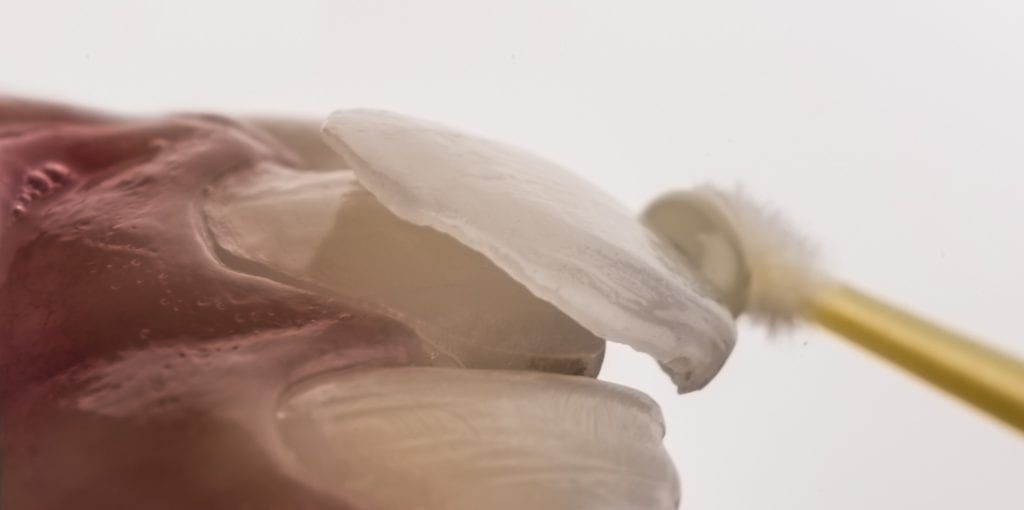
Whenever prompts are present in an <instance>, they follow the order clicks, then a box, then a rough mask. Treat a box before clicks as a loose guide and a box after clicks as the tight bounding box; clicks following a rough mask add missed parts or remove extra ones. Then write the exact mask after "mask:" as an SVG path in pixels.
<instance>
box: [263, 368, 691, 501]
mask: <svg viewBox="0 0 1024 510" xmlns="http://www.w3.org/2000/svg"><path fill="white" fill-rule="evenodd" d="M277 420H278V430H279V432H280V434H281V438H282V440H283V442H284V444H285V445H286V446H285V448H286V449H290V450H291V452H292V453H293V454H294V455H295V457H296V459H297V461H298V463H299V464H300V465H301V466H304V468H305V469H308V470H309V471H310V472H311V474H312V475H313V477H314V478H315V479H316V480H318V481H317V482H316V483H318V484H320V485H321V487H322V488H324V489H325V490H327V491H331V492H334V493H337V494H342V495H344V496H346V497H347V498H349V500H350V501H352V502H354V503H355V504H357V505H361V506H365V507H367V508H375V509H378V510H405V509H409V508H418V509H422V510H435V509H436V510H441V509H443V510H478V509H488V510H506V509H509V510H511V509H516V510H519V509H533V510H546V509H558V510H574V509H579V510H602V509H608V510H629V509H637V510H640V509H643V510H659V509H674V508H676V505H677V503H678V500H679V485H678V480H677V477H676V473H675V469H674V468H673V466H672V463H671V461H670V459H669V457H668V455H667V453H666V451H665V450H664V448H663V447H662V443H661V439H662V436H663V434H664V426H663V424H662V417H661V412H660V411H659V409H658V407H657V405H656V404H654V402H652V401H651V400H650V399H649V398H647V397H646V396H644V395H642V394H640V393H638V392H636V391H633V390H630V389H628V388H624V387H621V386H617V385H614V384H610V383H604V382H599V381H595V380H593V379H588V378H583V377H571V376H563V375H554V374H545V373H540V372H514V371H503V370H494V371H492V370H462V369H445V368H429V367H424V368H384V369H366V370H353V371H348V372H339V373H336V374H326V375H323V376H320V377H317V378H315V379H312V380H309V381H306V382H304V383H301V384H299V385H297V387H295V388H294V389H292V390H291V391H289V392H287V393H286V394H285V396H284V398H283V400H282V403H281V405H280V406H279V408H278V412H277Z"/></svg>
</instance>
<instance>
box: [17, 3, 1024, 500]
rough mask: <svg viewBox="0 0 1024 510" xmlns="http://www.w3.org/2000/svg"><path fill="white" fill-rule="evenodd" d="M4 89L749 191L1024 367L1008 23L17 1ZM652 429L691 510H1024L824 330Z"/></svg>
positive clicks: (872, 16) (986, 425) (857, 266)
mask: <svg viewBox="0 0 1024 510" xmlns="http://www.w3.org/2000/svg"><path fill="white" fill-rule="evenodd" d="M0 27H2V28H0V92H3V93H7V94H21V95H30V96H36V97H40V98H48V99H56V100H67V101H73V102H77V103H82V104H85V105H92V106H96V107H102V108H110V109H115V110H122V111H126V112H158V111H163V110H167V109H198V108H202V109H213V110H221V111H231V112H250V111H262V112H291V113H300V114H306V115H310V116H316V117H321V116H324V115H325V114H326V113H328V112H329V111H330V110H332V109H335V108H339V107H352V106H367V107H380V108H388V109H393V110H397V111H401V112H404V113H409V114H413V115H418V116H423V117H428V118H433V119H436V120H439V121H442V122H445V123H448V124H451V125H455V126H459V127H462V128H466V129H468V130H471V131H474V132H477V133H481V134H485V135H487V136H490V137H492V138H497V139H501V140H505V141H508V142H512V143H515V144H518V145H520V146H523V147H526V148H529V149H531V150H533V151H535V152H537V153H540V154H543V155H545V156H547V157H549V158H551V159H554V160H556V161H559V162H561V163H563V164H565V165H567V166H569V167H570V168H573V169H575V170H576V171H578V172H580V173H582V174H583V175H585V176H587V177H588V178H590V179H592V180H593V181H595V182H596V183H598V184H599V185H600V186H602V187H604V188H605V189H607V190H609V191H611V192H612V193H613V194H614V195H616V196H617V197H618V198H620V199H621V200H622V201H623V202H625V203H626V204H627V205H628V206H630V207H632V208H634V209H635V210H637V211H639V210H640V209H641V208H642V207H643V206H644V204H646V203H647V201H649V200H650V199H651V198H653V197H654V196H655V195H657V194H658V193H660V192H663V191H665V190H669V189H672V188H678V187H688V186H692V185H694V184H696V183H700V182H705V181H711V182H716V183H722V184H727V185H731V184H735V183H742V184H743V186H744V187H745V188H746V189H747V190H748V191H750V192H751V193H752V194H753V195H755V196H757V197H761V198H764V199H767V200H769V201H772V202H774V203H775V204H777V205H778V208H779V209H780V210H782V211H784V212H785V213H786V214H787V215H788V216H790V217H791V218H792V219H793V220H794V222H795V223H798V224H799V225H801V226H802V227H803V228H804V230H805V231H806V232H807V234H808V235H809V236H810V237H812V238H813V239H814V240H815V241H816V243H817V244H818V245H819V246H820V247H821V248H822V251H823V253H824V255H825V259H826V260H827V261H828V263H829V266H830V267H831V268H833V269H834V271H835V272H836V273H838V274H840V275H842V276H844V277H846V278H848V279H849V280H852V281H853V282H857V283H859V284H861V285H862V286H864V287H866V288H867V289H870V290H872V291H874V292H876V293H879V294H881V295H884V296H887V297H889V298H891V299H893V300H895V301H897V302H900V303H904V304H906V305H909V306H910V307H912V308H914V309H917V310H920V311H922V312H925V313H927V314H928V315H930V316H933V317H937V318H940V319H942V320H943V321H944V322H946V323H947V324H951V325H954V326H957V327H959V328H960V329H962V330H965V331H968V332H971V333H973V334H975V335H976V336H978V337H981V338H984V339H987V340H989V341H990V342H992V343H993V344H996V345H999V346H1001V347H1002V348H1004V349H1005V350H1007V351H1011V352H1015V353H1016V354H1018V355H1022V356H1024V340H1022V338H1024V337H1022V335H1021V329H1020V322H1019V321H1018V317H1017V315H1018V314H1019V313H1020V311H1019V309H1018V307H1019V306H1020V305H1021V304H1022V303H1024V269H1022V268H1021V261H1022V260H1024V236H1022V232H1024V214H1022V213H1021V210H1020V209H1021V207H1022V204H1024V152H1022V151H1021V148H1022V147H1024V93H1022V91H1024V30H1022V28H1021V27H1024V4H1022V3H1020V2H1017V1H1011V0H1008V1H1001V2H997V1H985V0H982V1H978V0H974V1H966V0H961V1H951V0H942V1H936V0H931V1H925V0H921V1H910V0H886V1H878V0H863V1H860V2H822V1H814V0H805V1H801V0H776V1H774V2H762V1H756V0H717V1H693V0H691V1H658V2H655V1H650V2H625V1H619V2H613V1H595V0H589V1H584V0H580V1H573V2H569V1H563V2H551V1H545V0H531V1H524V0H519V1H517V2H490V1H480V0H464V1H455V0H435V1H431V2H412V1H407V2H402V1H395V0H390V1H376V2H354V1H334V2H331V1H319V2H318V1H290V2H287V3H286V2H256V1H251V0H250V1H244V2H226V1H221V2H211V1H198V0H187V1H186V0H178V1H176V2H157V1H141V0H136V1H130V2H129V1H125V2H110V1H97V0H91V1H88V2H65V3H60V2H48V1H32V2H27V1H23V2H15V1H11V0H0ZM602 377H603V378H606V379H609V380H613V381H617V382H620V383H623V384H627V385H630V386H634V387H637V388H639V389H641V390H643V391H646V392H648V393H650V394H651V395H653V396H654V397H655V398H656V399H657V400H658V402H659V403H660V404H661V406H662V408H663V410H664V412H665V415H666V418H667V422H668V436H667V438H666V441H667V445H668V447H669V449H670V451H671V453H672V455H673V457H674V458H675V461H676V463H677V466H678V468H679V471H680V474H681V476H682V479H683V492H684V494H683V508H687V509H696V510H703V509H749V508H766V509H790V510H796V509H815V510H817V509H821V508H830V509H861V508H893V509H897V508H898V509H908V508H928V509H933V510H939V509H961V508H985V509H1017V508H1024V485H1022V484H1024V439H1022V437H1021V436H1020V435H1019V434H1015V433H1013V432H1011V431H1010V430H1009V429H1006V428H1004V427H1002V426H1000V425H998V424H995V423H993V422H991V421H989V420H988V419H987V418H984V417H981V416H979V415H977V414H974V413H973V412H972V411H970V410H968V409H966V408H964V407H963V406H961V405H959V404H958V403H956V402H954V401H952V400H950V399H949V398H947V397H945V396H943V395H941V394H938V393H937V392H935V391H933V390H931V389H930V388H928V387H926V386H924V385H923V384H921V383H919V382H917V381H915V380H913V379H911V378H909V377H907V376H904V375H903V374H902V373H899V372H898V371H896V370H894V369H892V368H891V367H890V366H888V365H886V364H885V363H884V362H882V361H880V360H878V359H876V358H874V357H872V356H871V355H868V354H865V353H864V352H862V351H860V350H858V349H857V348H854V347H850V346H848V345H846V344H844V343H843V342H842V341H840V340H836V339H834V338H832V337H830V336H828V335H827V334H824V333H821V332H818V331H816V330H813V329H797V330H795V331H793V332H791V333H789V334H788V335H785V337H784V338H782V339H774V340H772V339H768V338H767V336H766V334H765V333H764V332H763V331H762V330H759V329H757V328H755V327H746V326H744V327H742V328H741V332H740V340H739V345H738V346H737V348H736V351H735V353H734V354H733V357H732V358H731V359H730V361H729V363H728V364H727V366H726V367H725V369H724V370H723V371H722V373H721V374H720V375H719V376H718V378H717V379H716V380H715V381H714V382H713V383H712V384H711V385H710V386H709V387H708V388H706V389H705V390H703V391H701V392H698V393H695V394H689V395H684V396H677V395H675V394H674V393H673V391H672V388H671V385H670V384H669V381H668V379H667V378H666V377H664V376H663V375H662V374H661V373H660V371H659V370H658V369H657V367H656V366H655V364H654V363H653V362H651V361H650V360H648V359H646V358H645V357H643V356H640V355H638V354H635V353H633V352H631V351H629V350H628V349H626V348H620V347H613V348H612V349H611V351H610V352H609V355H608V357H607V361H606V365H605V370H604V372H603V375H602Z"/></svg>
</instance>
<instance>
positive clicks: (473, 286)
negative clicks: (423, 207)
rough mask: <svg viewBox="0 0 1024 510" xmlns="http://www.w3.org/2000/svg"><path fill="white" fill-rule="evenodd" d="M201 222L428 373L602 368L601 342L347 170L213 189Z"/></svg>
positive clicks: (268, 175)
mask: <svg viewBox="0 0 1024 510" xmlns="http://www.w3.org/2000/svg"><path fill="white" fill-rule="evenodd" d="M205 216H206V218H207V224H208V226H209V228H210V230H211V233H212V234H213V236H212V237H213V240H214V242H215V243H216V244H217V245H218V246H219V247H220V248H221V249H223V250H225V251H226V252H227V253H229V254H231V255H233V256H235V257H239V258H242V259H246V260H248V261H250V262H256V263H257V264H259V265H261V266H263V267H264V268H265V269H266V271H265V275H266V276H269V277H271V278H277V277H280V276H279V275H284V276H285V277H288V278H294V279H298V280H300V281H302V282H304V283H305V284H308V285H316V286H319V287H321V288H326V289H329V290H330V291H331V292H334V293H337V294H338V295H341V296H343V297H346V298H349V299H355V300H358V301H361V302H366V303H370V304H371V305H372V306H373V307H376V308H378V309H384V311H385V312H386V313H389V314H391V315H393V316H395V317H396V318H398V319H400V320H401V321H403V322H405V323H407V324H409V325H410V326H413V327H414V328H415V329H416V330H417V331H418V332H419V333H420V335H421V336H423V337H424V339H425V340H426V341H427V342H429V343H430V344H431V345H432V346H433V347H434V348H436V349H437V350H438V351H439V352H438V357H437V359H436V363H437V364H455V365H462V366H467V367H477V368H507V369H537V370H548V371H554V372H563V373H572V374H581V375H591V376H593V375H597V372H598V370H599V368H600V364H601V359H602V356H603V353H604V342H603V341H601V340H600V339H598V338H597V337H595V336H594V335H593V334H591V333H590V332H589V331H587V330H586V329H584V328H583V327H582V326H580V325H579V324H577V323H576V322H575V321H573V320H572V319H570V318H569V317H567V316H566V315H565V314H563V313H562V312H560V311H559V310H558V309H556V308H555V307H553V306H551V305H550V304H548V303H547V302H545V301H542V300H540V299H538V298H536V297H535V296H533V295H532V294H531V293H530V292H529V291H528V290H527V289H526V288H525V287H523V286H522V285H521V284H519V283H517V282H516V281H515V280H513V279H512V278H510V277H509V276H508V275H507V274H505V273H504V272H503V271H501V270H500V269H498V268H497V267H496V266H495V265H494V264H493V263H492V262H491V261H489V260H488V259H487V258H485V257H483V256H482V255H480V254H479V253H477V252H476V251H473V250H471V249H469V248H467V247H466V246H464V245H463V244H461V243H459V242H457V241H455V240H454V239H452V238H451V237H449V236H448V235H446V234H443V233H440V232H438V231H436V230H433V229H430V228H425V227H419V226H416V225H413V224H410V223H407V222H405V221H402V220H400V219H398V218H396V217H395V216H394V215H393V214H392V213H391V212H389V211H388V210H387V209H385V208H384V207H383V206H381V205H380V203H379V202H378V201H377V200H376V199H375V198H374V197H373V196H372V195H371V194H369V193H368V192H367V191H366V190H365V189H364V188H363V187H362V186H360V185H359V183H358V182H357V181H356V180H355V177H354V175H353V174H352V173H351V172H349V171H329V172H297V171H292V170H288V169H283V168H277V167H273V166H265V167H263V168H261V169H259V170H256V171H253V172H249V173H246V174H242V175H238V176H236V177H232V178H229V179H226V180H224V181H223V182H221V183H219V184H218V185H216V186H214V187H213V188H212V189H211V190H210V192H209V193H208V198H207V201H206V203H205ZM229 263H230V261H229ZM250 270H251V269H250Z"/></svg>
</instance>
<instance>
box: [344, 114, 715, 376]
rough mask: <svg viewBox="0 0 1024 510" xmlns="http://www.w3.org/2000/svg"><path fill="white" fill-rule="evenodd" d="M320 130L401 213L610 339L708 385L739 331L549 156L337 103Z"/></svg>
mask: <svg viewBox="0 0 1024 510" xmlns="http://www.w3.org/2000/svg"><path fill="white" fill-rule="evenodd" d="M324 137H325V139H326V141H327V142H328V143H329V144H330V145H331V146H332V147H334V148H335V149H336V150H337V151H338V152H339V153H340V154H341V155H342V156H343V157H344V158H345V161H346V162H347V163H348V165H349V166H350V167H352V168H353V170H354V171H355V172H356V176H357V177H358V178H359V181H360V183H361V184H362V185H363V186H365V187H366V188H367V189H369V190H370V192H372V193H373V194H374V196H376V197H377V199H378V200H380V201H381V203H383V204H384V205H385V206H386V207H388V208H389V209H390V210H391V211H392V212H394V213H395V215H397V216H398V217H400V218H402V219H404V220H406V221H409V222H411V223H414V224H417V225H426V226H430V227H433V228H436V229H438V230H440V231H442V232H445V233H447V234H449V235H451V236H452V237H454V238H455V239H458V240H459V241H461V242H463V243H465V244H466V245H467V246H470V247H472V248H473V249H476V250H479V251H480V252H481V253H483V254H484V255H486V256H487V257H488V258H490V259H491V260H492V261H493V262H494V263H495V264H497V265H498V266H499V267H501V268H502V269H503V270H505V271H507V272H508V273H509V274H510V275H511V276H512V277H513V278H515V279H516V280H517V281H519V282H521V283H522V284H523V285H525V286H526V287H527V288H529V289H530V290H531V291H532V292H533V293H534V294H536V295H537V296H540V297H541V298H542V299H545V300H547V301H549V302H551V303H552V304H554V305H555V306H557V307H558V308H559V309H561V310H562V311H564V312H565V313H566V314H567V315H569V316H570V317H572V318H573V319H575V320H577V321H578V322H579V323H580V324H582V325H583V326H585V327H587V328H588V329H590V330H591V331H593V332H594V333H595V334H596V335H597V336H599V337H601V338H605V339H607V340H613V341H617V342H623V343H626V344H629V345H630V346H632V347H634V348H635V349H638V350H640V351H643V352H647V353H649V354H651V355H652V356H654V357H655V358H657V359H658V360H659V361H660V362H661V363H662V367H663V368H665V370H666V371H667V372H668V373H669V374H670V375H671V376H672V379H673V381H674V382H675V383H676V385H677V387H678V388H679V390H680V391H681V392H682V391H689V390H694V389H697V388H700V387H702V386H703V385H704V384H706V383H707V382H708V381H709V380H710V379H711V378H712V377H713V376H714V375H715V373H717V372H718V370H719V368H720V367H721V366H722V364H723V363H724V362H725V358H726V357H727V356H728V354H729V352H730V351H731V349H732V346H733V344H734V342H735V329H734V326H733V322H732V318H731V316H730V315H729V313H728V312H727V311H726V310H725V309H724V308H723V307H722V306H721V305H720V304H718V303H717V302H715V301H714V300H713V299H711V298H709V297H707V296H708V292H707V291H704V290H702V289H700V288H698V285H699V283H698V282H699V278H698V277H696V276H695V274H694V271H693V270H692V269H690V267H689V266H688V265H687V263H686V262H685V261H684V260H681V259H680V258H679V257H678V256H677V255H672V254H670V253H669V252H668V251H667V250H666V249H665V248H664V247H663V246H662V245H661V244H660V242H659V241H657V240H656V239H654V238H653V236H652V235H651V234H650V233H649V232H648V231H647V229H646V228H644V227H643V226H642V225H641V224H640V222H639V221H638V220H637V219H636V218H634V217H633V216H632V215H631V214H629V212H628V211H625V210H624V209H623V208H622V207H621V206H620V205H619V204H618V203H616V202H615V201H614V200H613V199H612V198H611V197H609V196H607V195H606V194H605V193H603V192H602V191H601V190H599V189H597V188H595V187H594V186H592V185H590V184H589V183H587V182H586V181H584V180H583V179H581V178H579V177H577V176H576V175H574V174H572V173H571V172H569V171H567V170H565V169H563V168H561V167H559V166H558V165H556V164H554V163H551V162H549V161H546V160H543V159H541V158H538V157H536V156H532V155H530V154H527V153H525V152H523V151H521V150H518V149H515V148H512V147H509V146H506V145H502V144H499V143H496V142H491V141H488V140H484V139H480V138H476V137H473V136H469V135H466V134H462V133H459V132H456V131H454V130H451V129H449V128H446V127H443V126H440V125H437V124H433V123H428V122H423V121H418V120H414V119H410V118H407V117H402V116H399V115H395V114H391V113H387V112H379V111H368V110H353V111H341V112H336V113H334V114H333V115H331V117H330V118H329V119H328V121H327V123H326V124H325V126H324Z"/></svg>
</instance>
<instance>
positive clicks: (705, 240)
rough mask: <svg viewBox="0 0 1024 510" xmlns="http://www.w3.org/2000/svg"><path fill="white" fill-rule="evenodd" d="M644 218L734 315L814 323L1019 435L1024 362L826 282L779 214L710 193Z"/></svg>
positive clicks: (735, 196) (689, 195)
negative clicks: (699, 275)
mask: <svg viewBox="0 0 1024 510" xmlns="http://www.w3.org/2000/svg"><path fill="white" fill-rule="evenodd" d="M643 216H644V217H643V219H644V222H645V223H646V224H647V225H648V227H649V228H650V229H651V230H653V231H654V232H655V233H656V234H657V235H658V236H659V237H661V238H662V239H663V240H665V241H667V242H668V243H669V244H670V245H672V246H673V247H674V248H675V249H676V250H678V251H679V252H681V253H682V254H683V255H684V256H685V257H687V258H688V259H690V261H691V262H693V263H694V264H695V265H696V266H697V267H698V268H699V269H700V271H701V273H702V274H703V276H704V277H705V279H706V280H707V281H708V282H709V283H710V284H711V286H712V287H713V290H714V291H715V292H718V293H719V296H718V297H719V298H720V300H721V301H722V302H724V303H726V305H727V306H728V307H729V308H730V309H731V310H732V312H733V314H735V315H740V314H746V315H749V316H750V317H751V318H752V319H754V320H756V321H759V322H763V323H765V324H766V325H767V326H768V327H769V329H777V328H779V327H784V326H787V325H791V324H793V323H795V322H797V321H798V320H804V321H808V322H815V323H817V324H819V325H821V326H823V327H825V328H827V329H829V330H831V331H832V332H834V333H836V334H838V335H840V336H843V337H845V338H847V339H848V340H850V341H852V342H853V343H855V344H857V345H860V346H861V347H863V348H865V349H867V350H869V351H871V352H874V353H875V354H877V355H879V356H881V357H883V358H885V359H887V360H889V361H890V362H892V363H895V364H896V365H898V366H900V367H902V368H904V369H906V370H907V371H909V372H911V373H913V374H915V375H917V376H918V377H920V378H922V379H924V380H926V381H928V382H929V383H931V384H933V385H935V386H936V387H938V388H940V389H942V390H944V391H946V392H948V393H950V394H952V395H954V396H956V397H959V398H960V399H962V400H964V401H965V402H967V403H969V404H972V405H973V406H975V407H976V408H978V409H980V410H982V411H985V412H987V413H989V414H990V415H992V416H994V417H996V418H998V419H1000V420H1002V421H1004V422H1005V423H1007V424H1009V425H1011V426H1012V427H1014V428H1016V429H1017V430H1018V431H1022V432H1024V363H1022V362H1021V361H1020V360H1017V359H1014V358H1013V357H1011V356H1009V355H1007V354H1005V353H1001V352H999V351H997V350H995V349H992V348H990V347H987V346H985V345H983V344H981V343H979V342H977V341H974V340H972V339H970V338H968V337H967V336H965V335H962V334H959V333H955V332H953V331H950V330H948V329H946V328H944V327H942V326H939V325H937V324H934V323H932V322H930V321H928V320H925V319H923V318H920V317H917V316H915V315H913V314H911V313H909V312H907V311H905V310H901V309H899V308H897V307H895V306H892V305H890V304H888V303H885V302H883V301H881V300H879V299H878V298H875V297H872V296H869V295H868V294H866V293H864V292H861V291H859V290H856V289H855V288H853V287H852V286H850V285H847V284H845V283H842V282H840V281H838V280H837V279H835V278H832V277H830V276H829V275H828V274H827V273H826V272H824V271H823V270H822V269H820V267H819V266H818V264H816V261H815V252H814V250H813V249H812V248H811V247H810V245H809V244H808V243H807V241H806V240H805V239H804V238H803V237H801V236H800V235H798V234H797V233H796V232H795V231H794V230H793V229H792V228H791V227H790V226H789V225H788V224H787V223H786V222H785V221H784V219H782V218H781V217H780V216H779V215H778V214H777V213H775V212H774V211H772V210H770V209H769V208H767V207H765V206H763V205H761V204H759V203H756V202H754V201H752V200H751V199H750V198H749V197H747V196H745V195H744V194H743V193H741V192H738V191H737V192H726V191H722V190H719V189H716V188H713V187H709V186H706V187H701V188H697V189H695V190H692V191H685V192H676V193H672V194H668V195H665V196H663V197H661V198H659V199H657V200H655V201H654V202H653V203H652V204H651V205H650V206H649V207H648V208H647V210H646V211H645V212H644V215H643Z"/></svg>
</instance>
